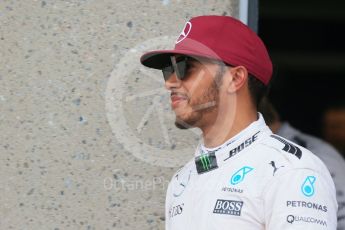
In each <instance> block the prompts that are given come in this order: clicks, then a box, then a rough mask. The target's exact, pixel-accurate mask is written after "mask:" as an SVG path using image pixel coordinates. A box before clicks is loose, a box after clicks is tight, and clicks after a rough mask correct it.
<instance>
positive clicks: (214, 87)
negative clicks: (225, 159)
mask: <svg viewBox="0 0 345 230" xmlns="http://www.w3.org/2000/svg"><path fill="white" fill-rule="evenodd" d="M220 69H221V66H220V65H219V64H216V63H212V62H210V61H207V60H205V59H197V60H189V61H188V62H187V71H186V75H185V78H183V80H179V79H178V78H177V77H176V74H175V73H173V74H172V75H171V76H170V77H169V78H168V79H167V80H166V82H165V86H166V88H167V89H168V90H170V91H171V107H172V109H173V110H174V112H175V114H176V121H175V125H176V126H177V127H178V128H181V129H187V128H189V127H203V126H204V125H208V124H210V123H213V122H214V121H215V119H216V118H217V115H218V102H219V94H220V89H219V87H220V83H221V77H222V76H221V75H222V73H221V71H220Z"/></svg>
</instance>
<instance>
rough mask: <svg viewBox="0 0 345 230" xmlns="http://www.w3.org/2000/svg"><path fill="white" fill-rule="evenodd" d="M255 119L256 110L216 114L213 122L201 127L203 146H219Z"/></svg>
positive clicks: (256, 117)
mask: <svg viewBox="0 0 345 230" xmlns="http://www.w3.org/2000/svg"><path fill="white" fill-rule="evenodd" d="M257 119H258V116H257V112H256V111H251V112H246V113H239V112H237V113H235V114H227V115H223V116H218V118H217V119H216V121H215V122H214V123H213V124H211V125H208V126H204V127H201V130H202V132H203V140H204V145H205V147H207V148H214V147H217V146H220V145H221V144H223V143H224V142H226V141H227V140H229V139H231V138H232V137H234V136H235V135H236V134H238V133H240V132H241V131H242V130H244V129H245V128H247V127H248V126H249V125H250V124H251V123H253V122H254V121H256V120H257Z"/></svg>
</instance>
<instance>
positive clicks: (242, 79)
mask: <svg viewBox="0 0 345 230" xmlns="http://www.w3.org/2000/svg"><path fill="white" fill-rule="evenodd" d="M227 71H228V72H227V74H229V75H230V76H229V78H230V79H231V80H230V81H229V82H228V83H229V84H228V86H227V92H228V93H236V92H237V91H238V90H240V89H241V88H242V87H243V86H244V85H245V84H246V82H247V80H248V71H247V69H246V67H244V66H236V67H230V68H228V70H227Z"/></svg>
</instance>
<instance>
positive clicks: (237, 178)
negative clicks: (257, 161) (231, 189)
mask: <svg viewBox="0 0 345 230" xmlns="http://www.w3.org/2000/svg"><path fill="white" fill-rule="evenodd" d="M253 169H254V168H252V167H249V166H244V167H242V168H241V169H240V170H238V171H237V172H235V173H234V174H233V175H232V177H231V180H230V183H231V184H232V185H236V184H238V183H240V182H242V181H243V180H244V177H245V175H246V174H247V173H249V172H250V171H252V170H253Z"/></svg>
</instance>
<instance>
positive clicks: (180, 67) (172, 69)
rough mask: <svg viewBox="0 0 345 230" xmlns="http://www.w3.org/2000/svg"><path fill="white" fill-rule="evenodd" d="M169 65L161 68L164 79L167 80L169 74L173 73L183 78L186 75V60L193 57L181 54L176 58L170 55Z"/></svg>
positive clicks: (180, 78)
mask: <svg viewBox="0 0 345 230" xmlns="http://www.w3.org/2000/svg"><path fill="white" fill-rule="evenodd" d="M170 60H171V65H169V66H166V67H164V68H163V69H162V72H163V77H164V80H165V81H167V80H168V79H169V78H170V76H171V75H172V74H173V73H175V74H176V77H177V78H178V79H179V80H183V79H184V78H185V77H186V74H187V70H188V66H189V65H188V61H191V60H195V59H194V58H191V57H187V56H181V57H178V58H176V57H175V56H171V57H170Z"/></svg>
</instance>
